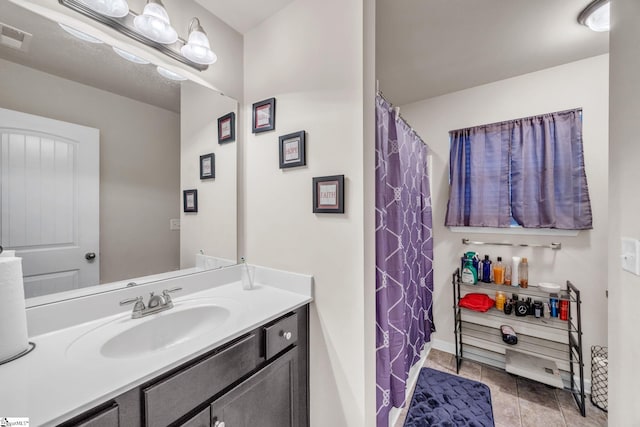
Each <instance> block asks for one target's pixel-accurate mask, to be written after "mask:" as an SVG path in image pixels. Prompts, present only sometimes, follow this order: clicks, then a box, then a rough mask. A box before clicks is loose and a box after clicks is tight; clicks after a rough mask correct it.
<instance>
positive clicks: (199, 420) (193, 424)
mask: <svg viewBox="0 0 640 427" xmlns="http://www.w3.org/2000/svg"><path fill="white" fill-rule="evenodd" d="M210 426H211V409H210V408H209V407H208V406H207V407H206V408H205V409H204V410H203V411H201V412H199V413H198V414H197V415H195V416H194V417H193V418H191V419H189V420H188V421H186V422H184V423H182V424H180V427H210Z"/></svg>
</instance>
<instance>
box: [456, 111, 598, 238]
mask: <svg viewBox="0 0 640 427" xmlns="http://www.w3.org/2000/svg"><path fill="white" fill-rule="evenodd" d="M450 138H451V152H450V169H449V172H450V182H451V187H450V193H449V204H448V206H447V216H446V220H445V225H447V226H473V227H510V226H511V225H512V224H513V222H515V223H517V224H519V225H521V226H522V227H525V228H557V229H565V230H584V229H591V228H593V227H592V215H591V202H590V199H589V189H588V186H587V178H586V173H585V167H584V153H583V148H582V109H574V110H568V111H561V112H556V113H551V114H544V115H540V116H535V117H527V118H523V119H517V120H511V121H508V122H502V123H495V124H490V125H484V126H477V127H474V128H468V129H461V130H455V131H451V132H450Z"/></svg>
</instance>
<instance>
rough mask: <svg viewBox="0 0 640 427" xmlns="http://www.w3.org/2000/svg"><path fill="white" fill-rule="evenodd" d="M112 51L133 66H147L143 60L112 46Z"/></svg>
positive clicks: (146, 62)
mask: <svg viewBox="0 0 640 427" xmlns="http://www.w3.org/2000/svg"><path fill="white" fill-rule="evenodd" d="M113 51H114V52H115V53H117V54H118V55H120V56H121V57H122V58H124V59H126V60H127V61H131V62H133V63H135V64H148V63H149V61H147V60H146V59H144V58H140V57H139V56H137V55H134V54H133V53H129V52H127V51H126V50H122V49H120V48H118V47H115V46H113Z"/></svg>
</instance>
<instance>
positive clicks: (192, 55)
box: [180, 25, 218, 65]
mask: <svg viewBox="0 0 640 427" xmlns="http://www.w3.org/2000/svg"><path fill="white" fill-rule="evenodd" d="M198 27H199V25H198ZM180 51H181V52H182V55H183V56H184V57H185V58H187V59H188V60H189V61H192V62H195V63H196V64H203V65H211V64H213V63H214V62H216V61H217V60H218V57H217V56H216V54H215V53H213V51H212V50H211V48H210V45H209V39H208V38H207V35H206V34H205V33H204V32H203V31H201V27H199V29H196V30H193V31H191V32H190V33H189V40H188V42H187V44H185V45H184V46H182V48H181V49H180Z"/></svg>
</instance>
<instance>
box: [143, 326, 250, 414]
mask: <svg viewBox="0 0 640 427" xmlns="http://www.w3.org/2000/svg"><path fill="white" fill-rule="evenodd" d="M259 357H260V354H259V340H258V337H257V336H256V335H255V334H251V335H249V336H247V337H244V338H242V339H241V340H240V341H238V342H236V343H234V344H232V345H231V346H229V347H227V348H225V349H224V350H222V351H220V352H218V353H215V354H213V355H211V356H209V357H207V358H206V359H204V360H201V361H200V362H198V363H196V364H195V365H192V366H190V367H188V368H185V369H184V370H182V371H179V372H177V373H176V374H174V375H172V376H170V377H168V378H166V379H164V380H162V381H160V382H159V383H156V384H154V385H152V386H150V387H147V388H145V389H144V390H143V399H144V415H145V420H146V425H147V426H149V427H160V426H162V427H164V426H167V425H169V424H171V423H172V422H174V421H176V420H177V419H178V418H180V417H181V416H183V415H184V414H186V413H188V412H189V411H191V410H193V409H194V408H195V407H197V406H198V405H200V404H202V403H204V402H206V401H207V400H208V399H210V398H211V397H213V396H214V395H215V394H216V393H219V392H221V391H222V390H223V389H225V388H226V387H228V386H230V385H231V384H233V383H234V382H235V381H237V380H238V379H239V378H240V377H242V376H243V375H246V374H248V373H249V372H251V371H252V370H254V369H255V368H256V367H257V365H258V361H259Z"/></svg>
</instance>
